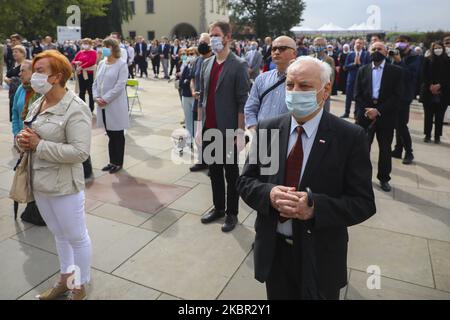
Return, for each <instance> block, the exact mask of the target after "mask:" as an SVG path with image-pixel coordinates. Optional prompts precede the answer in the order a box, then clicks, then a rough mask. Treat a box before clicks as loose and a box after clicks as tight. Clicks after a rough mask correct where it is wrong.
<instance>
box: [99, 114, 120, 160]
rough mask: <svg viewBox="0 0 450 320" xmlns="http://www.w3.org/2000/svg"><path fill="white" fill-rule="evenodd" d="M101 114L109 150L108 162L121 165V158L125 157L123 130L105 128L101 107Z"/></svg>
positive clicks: (104, 117)
mask: <svg viewBox="0 0 450 320" xmlns="http://www.w3.org/2000/svg"><path fill="white" fill-rule="evenodd" d="M102 114H103V124H104V125H105V129H106V134H107V135H108V138H109V143H108V151H109V162H110V164H113V165H116V166H119V167H122V166H123V158H124V157H125V132H124V130H120V131H111V130H108V129H107V126H106V112H105V110H104V109H102Z"/></svg>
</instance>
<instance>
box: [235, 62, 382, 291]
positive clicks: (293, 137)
mask: <svg viewBox="0 0 450 320" xmlns="http://www.w3.org/2000/svg"><path fill="white" fill-rule="evenodd" d="M331 72H332V70H331V68H330V66H329V65H328V64H326V63H325V62H322V61H320V60H318V59H316V58H313V57H309V56H303V57H300V58H298V60H297V61H296V62H294V63H293V64H292V65H291V66H290V67H289V68H288V72H287V84H286V88H287V91H286V104H287V106H288V110H289V111H290V113H289V114H286V115H282V116H279V117H277V118H272V119H268V120H264V121H261V122H260V123H259V125H258V129H257V137H258V139H257V141H256V142H255V141H253V142H252V148H251V149H252V151H251V153H250V155H249V158H248V159H247V162H246V165H245V168H244V171H243V174H242V176H241V177H240V178H239V180H238V190H239V193H240V195H241V197H242V199H243V200H244V201H245V202H246V203H247V204H248V205H249V206H250V207H252V208H253V209H255V210H257V212H258V215H257V218H256V223H255V231H256V238H255V244H254V260H255V277H256V279H257V280H258V281H260V282H265V283H266V288H267V296H268V299H270V300H277V299H283V300H297V299H333V300H337V299H339V292H340V289H341V288H342V287H344V286H345V285H346V284H347V242H348V233H347V227H349V226H352V225H356V224H358V223H361V222H363V221H365V220H366V219H368V218H369V217H371V216H372V215H373V214H374V213H375V211H376V208H375V202H374V194H373V189H372V181H371V180H372V166H371V163H370V158H369V146H368V142H367V137H366V133H365V132H364V130H363V129H362V128H360V127H358V126H356V125H354V124H351V123H348V122H346V121H344V120H341V119H339V118H337V117H335V116H334V115H332V114H330V113H328V112H325V111H324V110H323V105H324V103H325V101H326V100H327V99H328V97H329V95H330V92H331V82H330V76H331ZM264 135H268V136H267V139H265V138H264V139H262V138H263V136H264ZM265 154H267V155H270V157H269V158H268V159H266V157H262V156H261V155H265ZM267 160H270V161H267Z"/></svg>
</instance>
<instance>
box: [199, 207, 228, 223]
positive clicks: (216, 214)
mask: <svg viewBox="0 0 450 320" xmlns="http://www.w3.org/2000/svg"><path fill="white" fill-rule="evenodd" d="M223 217H225V211H224V210H220V211H219V210H216V209H212V210H211V211H210V212H208V213H207V214H205V215H204V216H203V217H202V223H203V224H207V223H211V222H214V221H216V220H219V219H221V218H223Z"/></svg>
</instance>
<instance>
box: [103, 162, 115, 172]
mask: <svg viewBox="0 0 450 320" xmlns="http://www.w3.org/2000/svg"><path fill="white" fill-rule="evenodd" d="M112 168H114V166H113V165H112V164H108V165H107V166H106V167H104V168H103V169H102V171H105V172H106V171H109V170H111V169H112Z"/></svg>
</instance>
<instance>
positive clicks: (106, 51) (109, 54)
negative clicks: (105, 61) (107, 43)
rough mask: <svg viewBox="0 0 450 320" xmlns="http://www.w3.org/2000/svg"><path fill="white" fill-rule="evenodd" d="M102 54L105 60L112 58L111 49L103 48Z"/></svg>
mask: <svg viewBox="0 0 450 320" xmlns="http://www.w3.org/2000/svg"><path fill="white" fill-rule="evenodd" d="M102 53H103V56H104V57H105V58H108V57H110V56H111V54H112V53H111V49H110V48H103V49H102Z"/></svg>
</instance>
